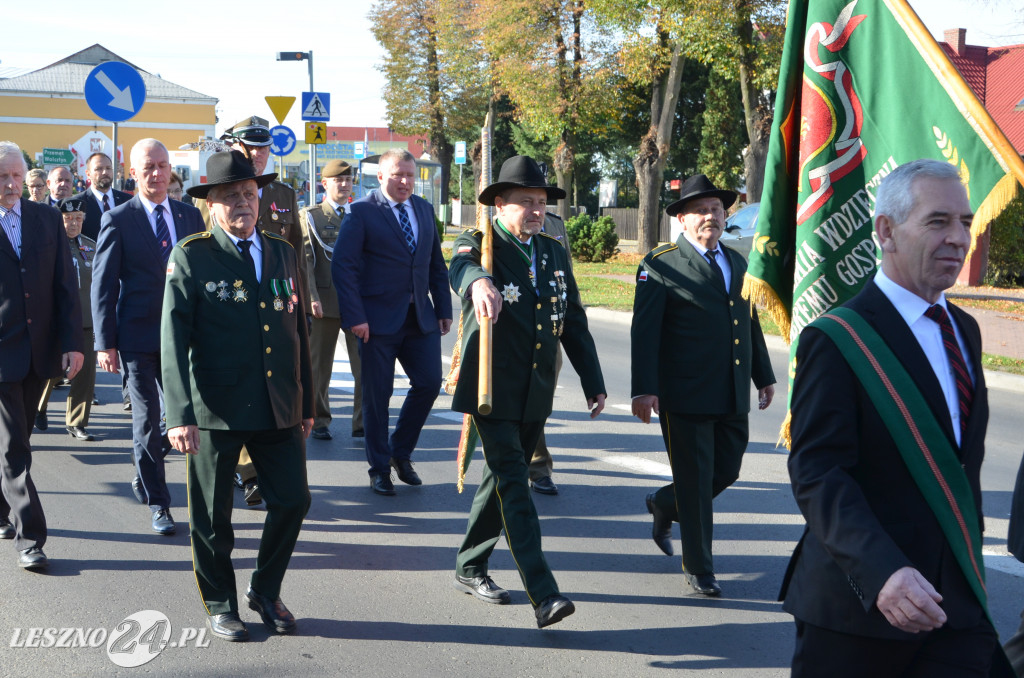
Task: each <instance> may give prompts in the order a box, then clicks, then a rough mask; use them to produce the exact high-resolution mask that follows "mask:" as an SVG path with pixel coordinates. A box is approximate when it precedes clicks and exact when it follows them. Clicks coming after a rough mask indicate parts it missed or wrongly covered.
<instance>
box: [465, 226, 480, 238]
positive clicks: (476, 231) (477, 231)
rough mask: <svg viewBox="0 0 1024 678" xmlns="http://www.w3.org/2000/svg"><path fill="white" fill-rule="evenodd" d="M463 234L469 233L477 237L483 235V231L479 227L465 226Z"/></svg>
mask: <svg viewBox="0 0 1024 678" xmlns="http://www.w3.org/2000/svg"><path fill="white" fill-rule="evenodd" d="M462 233H463V234H469V235H471V236H473V237H474V238H476V237H477V236H480V235H483V232H482V231H481V230H480V229H479V228H464V229H462Z"/></svg>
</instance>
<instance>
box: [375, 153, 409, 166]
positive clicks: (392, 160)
mask: <svg viewBox="0 0 1024 678" xmlns="http://www.w3.org/2000/svg"><path fill="white" fill-rule="evenodd" d="M400 162H412V163H415V162H416V158H415V156H413V154H412V153H410V152H409V151H407V150H405V149H404V148H390V149H388V150H386V151H384V152H383V153H381V154H380V162H378V163H377V167H378V168H382V167H384V166H385V165H388V166H390V165H392V164H398V163H400Z"/></svg>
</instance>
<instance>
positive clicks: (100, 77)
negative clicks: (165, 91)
mask: <svg viewBox="0 0 1024 678" xmlns="http://www.w3.org/2000/svg"><path fill="white" fill-rule="evenodd" d="M85 103H87V104H89V108H90V109H92V112H93V113H95V114H96V115H97V116H99V117H100V118H103V119H104V120H109V121H110V122H124V121H125V120H130V119H131V118H134V117H135V115H136V114H137V113H138V112H139V111H140V110H142V105H143V104H144V103H146V84H145V83H144V82H142V76H141V75H139V72H138V71H137V70H135V69H134V68H132V67H131V66H129V65H128V64H126V63H122V62H120V61H107V62H105V63H102V64H100V65H99V66H97V67H96V68H94V69H92V70H91V71H90V72H89V75H88V77H86V79H85Z"/></svg>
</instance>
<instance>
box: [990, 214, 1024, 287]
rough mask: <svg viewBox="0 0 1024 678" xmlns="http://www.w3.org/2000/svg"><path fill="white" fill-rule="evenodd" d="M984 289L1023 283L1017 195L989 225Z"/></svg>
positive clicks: (1023, 217) (1022, 228) (1023, 233)
mask: <svg viewBox="0 0 1024 678" xmlns="http://www.w3.org/2000/svg"><path fill="white" fill-rule="evenodd" d="M989 229H991V231H992V233H991V237H990V240H989V248H988V268H987V270H986V271H985V280H984V283H985V284H986V285H993V286H995V287H1013V286H1016V285H1020V284H1022V283H1024V197H1022V196H1020V195H1018V196H1017V197H1016V198H1014V200H1013V201H1012V202H1011V203H1010V204H1009V205H1007V207H1006V209H1005V210H1004V211H1003V213H1002V214H1000V215H999V217H998V218H996V219H995V220H994V221H993V222H992V223H991V224H990V225H989Z"/></svg>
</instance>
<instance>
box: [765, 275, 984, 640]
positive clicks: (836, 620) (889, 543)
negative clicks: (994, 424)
mask: <svg viewBox="0 0 1024 678" xmlns="http://www.w3.org/2000/svg"><path fill="white" fill-rule="evenodd" d="M846 306H849V307H850V308H852V309H854V310H855V311H857V312H858V313H859V314H860V315H861V316H863V317H864V318H865V320H867V322H868V323H869V324H870V325H871V326H872V327H873V328H874V329H875V330H876V331H877V332H878V333H879V334H880V335H881V336H882V338H883V339H884V340H885V341H886V343H887V344H888V345H889V347H890V348H891V349H892V350H893V352H894V353H895V354H896V357H897V358H899V360H900V362H901V363H902V364H903V366H904V367H905V368H906V369H907V372H909V373H910V375H911V376H912V377H913V379H914V381H915V383H916V384H917V386H918V388H919V389H920V391H921V394H922V395H923V397H924V399H925V401H926V402H927V404H928V406H929V408H931V410H932V411H933V412H934V413H935V415H936V417H937V419H938V420H939V422H940V423H941V424H942V428H943V430H944V431H945V433H946V436H947V437H948V438H949V440H950V442H951V444H952V445H953V447H954V449H956V442H955V440H956V438H955V437H954V433H953V424H952V420H951V418H950V416H949V410H948V408H947V407H946V401H945V399H944V397H943V394H942V388H941V387H940V385H939V381H938V379H937V378H936V376H935V373H934V371H933V370H932V368H931V365H930V364H929V363H928V359H927V358H926V357H925V354H924V351H922V350H921V347H920V344H918V342H917V339H916V338H915V337H914V335H913V333H912V332H911V330H910V328H909V327H908V326H907V324H906V322H904V320H903V318H902V316H900V314H899V312H898V311H897V310H896V308H895V307H894V306H893V305H892V303H891V302H890V301H889V299H888V298H887V297H886V296H885V295H884V294H883V293H882V291H881V290H880V289H879V288H878V286H877V285H875V283H874V282H873V281H872V282H869V283H867V285H866V286H865V287H864V289H863V290H862V291H861V293H860V294H858V295H857V296H856V297H854V298H853V299H851V300H850V301H849V302H848V303H847V304H846ZM949 309H950V313H951V314H952V316H953V319H954V321H955V322H956V324H957V325H958V326H959V327H960V331H961V334H962V335H963V337H964V340H965V342H966V343H967V346H968V352H969V353H970V356H965V358H966V359H969V360H970V361H971V365H972V366H973V370H974V374H975V378H976V384H975V393H974V400H973V403H972V405H971V414H970V419H969V420H968V424H967V430H966V432H965V434H964V436H963V440H962V441H961V443H962V444H961V445H960V448H959V452H960V457H961V463H962V464H963V468H964V472H965V473H966V474H967V479H968V481H969V483H970V486H971V490H972V493H973V495H974V501H975V504H976V506H977V510H978V516H979V520H980V517H981V515H982V512H981V485H980V481H979V474H980V471H981V462H982V459H983V458H984V456H985V429H986V426H987V424H988V393H987V390H986V387H985V375H984V372H983V370H982V366H981V332H980V330H979V329H978V324H977V323H976V322H975V321H974V319H973V318H971V317H970V316H969V315H967V314H966V313H964V312H963V311H961V310H960V309H959V308H957V307H955V306H953V305H952V304H949ZM791 412H792V425H791V433H792V439H793V444H792V451H791V453H790V456H789V474H790V479H791V481H792V484H793V494H794V495H795V497H796V501H797V504H798V505H799V507H800V511H801V513H803V515H804V518H805V519H806V520H807V527H806V529H805V531H804V535H803V537H802V538H801V540H800V543H799V544H798V545H797V548H796V551H795V552H794V554H793V558H792V559H791V561H790V565H789V570H788V571H787V573H786V577H785V580H784V581H783V585H782V591H781V593H780V599H784V600H785V603H784V605H783V608H784V609H785V610H786V611H787V612H789V613H791V614H792V615H793V616H795V617H796V618H797V619H800V620H803V621H805V622H808V623H811V624H814V625H816V626H821V627H824V628H828V629H832V630H833V631H840V632H842V633H847V634H853V635H860V636H868V637H874V638H892V639H901V640H910V639H914V638H917V639H920V637H921V636H920V634H918V635H914V634H909V633H906V632H903V631H900V630H898V629H896V628H894V627H893V626H891V625H890V624H889V623H888V622H887V621H886V620H885V617H884V616H883V615H882V613H881V612H879V610H878V608H877V607H876V606H875V600H876V598H877V597H878V592H879V591H880V590H881V588H882V586H883V585H884V584H885V582H886V580H887V579H888V578H889V577H890V575H892V574H893V573H894V572H895V571H896V570H898V569H900V568H901V567H904V566H910V567H914V568H916V569H917V570H919V571H920V572H921V574H922V575H923V576H924V577H925V579H927V580H928V581H929V582H930V583H931V584H932V585H933V586H934V587H935V588H936V589H937V590H938V592H939V593H940V594H941V595H942V597H943V601H942V603H941V605H942V608H943V609H944V610H945V612H946V615H947V617H948V619H949V621H948V624H949V626H950V627H952V628H964V627H969V626H973V625H975V624H978V623H980V622H981V620H982V618H983V616H984V610H983V609H982V607H981V605H980V603H979V602H978V600H977V598H976V597H975V595H974V593H973V592H972V591H971V589H970V587H969V585H968V583H967V580H966V578H965V577H964V575H963V573H962V572H961V571H960V568H959V566H958V565H957V563H956V560H955V559H954V557H953V553H952V551H951V550H950V548H949V545H948V542H947V541H946V538H945V536H944V535H943V533H942V529H941V528H940V526H939V523H938V521H937V520H936V518H935V516H934V514H933V513H932V511H931V509H930V508H929V507H928V504H927V503H926V502H925V499H924V497H923V495H922V494H921V492H920V491H919V490H918V489H917V485H916V484H915V483H914V479H913V477H912V476H911V475H910V472H909V471H908V470H907V467H906V465H905V464H904V462H903V458H902V457H901V456H900V452H899V450H898V449H897V447H896V444H895V442H894V441H893V439H892V437H891V436H890V435H889V432H888V429H887V428H886V426H885V424H884V423H883V422H882V419H881V418H880V416H879V414H878V411H877V410H876V409H875V406H874V405H873V404H872V402H871V399H870V398H869V397H868V395H867V393H866V392H865V391H864V388H863V387H862V386H861V384H860V382H859V381H858V379H857V378H856V376H855V375H854V374H853V372H852V371H851V369H850V367H849V365H848V364H847V362H846V360H845V359H844V358H843V357H842V355H841V354H840V352H839V350H838V349H837V348H836V346H835V344H834V343H833V342H832V341H831V340H830V339H829V338H828V337H826V336H825V335H824V333H822V332H821V331H820V330H818V329H816V328H813V327H809V328H807V329H805V330H804V331H803V332H802V333H801V334H800V344H799V346H798V347H797V354H796V376H795V378H794V380H793V395H792V402H791Z"/></svg>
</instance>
